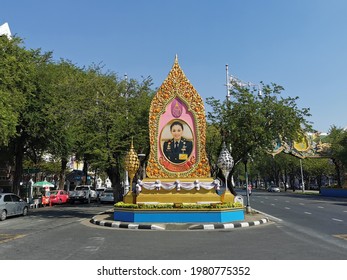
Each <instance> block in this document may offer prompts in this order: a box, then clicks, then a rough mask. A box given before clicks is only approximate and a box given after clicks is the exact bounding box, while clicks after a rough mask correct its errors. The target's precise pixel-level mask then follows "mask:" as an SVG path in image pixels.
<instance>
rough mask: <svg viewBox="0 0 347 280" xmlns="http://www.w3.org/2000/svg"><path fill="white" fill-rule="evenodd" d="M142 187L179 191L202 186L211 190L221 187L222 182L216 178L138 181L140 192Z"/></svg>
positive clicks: (137, 186)
mask: <svg viewBox="0 0 347 280" xmlns="http://www.w3.org/2000/svg"><path fill="white" fill-rule="evenodd" d="M142 188H145V189H146V190H160V189H164V190H167V191H170V190H173V189H176V190H177V191H179V190H181V189H183V190H192V189H197V190H199V189H200V188H203V189H206V190H211V189H213V188H214V189H216V190H219V188H220V182H219V180H214V181H212V182H199V180H195V181H194V182H180V181H179V180H176V181H175V182H161V181H160V180H156V181H154V182H142V181H141V180H138V181H137V184H136V192H137V193H140V192H141V190H142Z"/></svg>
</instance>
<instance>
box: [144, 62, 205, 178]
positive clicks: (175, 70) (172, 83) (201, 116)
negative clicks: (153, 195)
mask: <svg viewBox="0 0 347 280" xmlns="http://www.w3.org/2000/svg"><path fill="white" fill-rule="evenodd" d="M175 98H179V99H180V100H181V101H182V102H184V104H185V105H186V106H187V110H188V111H189V112H190V113H192V115H193V117H194V120H195V123H194V125H195V127H194V130H195V134H196V139H197V143H196V147H197V157H196V159H195V162H194V164H193V165H192V166H191V167H190V169H189V170H187V171H184V172H172V171H169V170H167V169H166V168H165V166H163V165H162V164H161V163H160V162H159V159H158V153H159V151H158V145H157V141H158V137H159V134H160V132H159V121H160V116H161V115H162V114H163V113H164V111H165V108H166V106H167V105H168V104H169V103H170V102H171V101H172V100H173V99H175ZM148 125H149V128H150V129H149V140H150V154H149V159H148V164H147V167H146V176H147V178H206V177H209V176H210V166H209V164H208V158H207V154H206V150H205V147H206V117H205V107H204V102H203V100H202V98H201V96H200V95H199V93H198V92H197V91H196V89H195V88H194V86H193V85H192V84H191V83H190V81H189V80H188V79H187V77H186V75H185V74H184V72H183V70H182V69H181V67H180V65H179V63H178V58H177V56H176V57H175V61H174V64H173V66H172V68H171V70H170V72H169V74H168V76H167V77H166V79H165V80H164V82H163V83H162V84H161V86H160V87H159V88H158V90H157V92H156V94H155V96H154V97H153V99H152V102H151V106H150V111H149V124H148Z"/></svg>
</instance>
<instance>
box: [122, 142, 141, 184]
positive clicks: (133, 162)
mask: <svg viewBox="0 0 347 280" xmlns="http://www.w3.org/2000/svg"><path fill="white" fill-rule="evenodd" d="M139 166H140V161H139V158H138V156H137V154H136V151H135V149H134V144H133V138H131V145H130V150H129V152H128V153H127V155H126V156H125V169H126V170H127V171H128V173H129V179H130V185H131V184H132V181H133V179H134V176H135V174H136V172H137V170H138V169H139Z"/></svg>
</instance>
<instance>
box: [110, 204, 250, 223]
mask: <svg viewBox="0 0 347 280" xmlns="http://www.w3.org/2000/svg"><path fill="white" fill-rule="evenodd" d="M244 219H245V213H244V209H240V208H238V209H208V210H196V209H194V210H190V209H188V210H177V209H172V210H171V209H170V210H168V209H166V210H158V209H156V210H153V209H151V210H143V209H141V210H139V209H124V208H115V209H114V220H115V221H122V222H136V223H139V222H144V223H150V222H152V223H195V222H205V223H228V222H234V221H243V220H244Z"/></svg>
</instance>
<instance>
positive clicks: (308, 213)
mask: <svg viewBox="0 0 347 280" xmlns="http://www.w3.org/2000/svg"><path fill="white" fill-rule="evenodd" d="M304 213H305V214H307V215H312V213H310V212H304Z"/></svg>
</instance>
